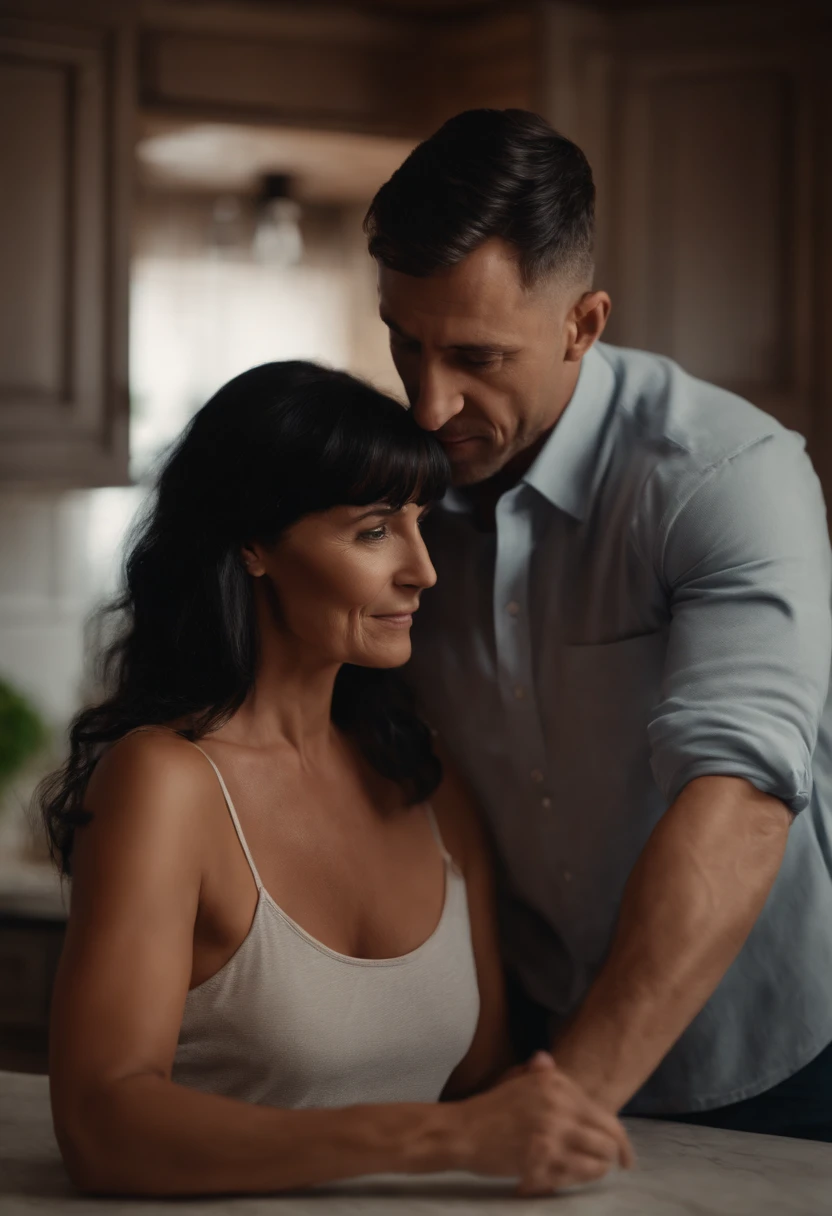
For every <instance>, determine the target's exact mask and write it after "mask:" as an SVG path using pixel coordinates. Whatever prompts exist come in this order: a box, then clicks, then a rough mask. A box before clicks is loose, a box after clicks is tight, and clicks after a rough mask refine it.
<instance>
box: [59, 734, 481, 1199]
mask: <svg viewBox="0 0 832 1216" xmlns="http://www.w3.org/2000/svg"><path fill="white" fill-rule="evenodd" d="M216 797H217V788H216V784H215V782H214V779H213V775H212V773H211V771H210V769H209V768H208V766H207V765H206V764H205V761H204V760H203V759H202V757H201V756H199V755H198V754H197V753H196V752H195V751H193V749H191V748H189V747H188V745H187V744H185V743H184V742H183V741H182V740H179V739H177V738H175V737H174V736H167V737H166V736H163V735H161V734H160V733H152V734H151V733H147V734H145V733H142V734H140V735H136V736H132V737H130V738H129V739H126V740H124V741H123V742H122V743H120V744H118V745H117V746H116V747H115V748H114V749H113V750H112V751H111V752H110V753H109V754H108V755H107V756H105V757H104V758H103V759H102V761H101V763H100V765H99V767H98V769H97V770H96V773H95V775H94V778H93V781H92V782H91V784H90V790H89V795H88V800H87V805H88V808H89V809H90V810H91V811H92V812H93V816H94V818H93V822H92V823H91V824H90V825H89V826H88V827H86V828H84V829H82V830H80V831H79V833H78V836H77V844H76V850H75V858H74V868H75V879H74V883H73V899H72V913H71V916H70V923H69V927H68V932H67V941H66V947H65V951H64V956H63V959H62V961H61V966H60V971H59V976H58V980H57V984H56V988H55V996H54V1003H53V1011H52V1043H51V1084H52V1102H53V1111H54V1116H55V1124H56V1131H57V1135H58V1140H59V1143H60V1146H61V1150H62V1152H63V1155H64V1159H65V1161H66V1164H67V1167H68V1169H69V1171H70V1174H71V1175H72V1177H73V1178H74V1180H75V1181H76V1183H77V1184H78V1185H79V1186H81V1187H83V1188H84V1189H89V1190H93V1191H110V1192H112V1191H123V1192H133V1193H136V1192H139V1193H149V1194H175V1193H183V1192H203V1193H213V1192H223V1191H271V1190H281V1189H285V1188H294V1187H302V1186H307V1185H309V1184H314V1183H320V1182H325V1181H328V1180H331V1179H336V1178H345V1177H349V1176H351V1175H358V1174H363V1173H371V1172H374V1171H378V1170H407V1171H416V1172H418V1171H420V1170H435V1169H443V1168H448V1166H449V1163H450V1162H451V1161H453V1160H456V1159H458V1158H459V1152H458V1149H459V1147H460V1146H459V1145H457V1144H455V1135H454V1131H453V1127H452V1124H453V1119H452V1118H450V1117H449V1112H448V1111H446V1110H443V1108H442V1107H440V1106H438V1105H427V1104H426V1105H424V1106H422V1105H417V1104H413V1105H406V1104H403V1105H401V1106H395V1107H391V1106H385V1107H361V1108H353V1109H351V1110H346V1111H345V1110H332V1111H329V1110H315V1111H284V1110H277V1109H274V1108H268V1107H261V1106H255V1105H251V1104H247V1103H244V1102H239V1101H236V1100H232V1099H228V1098H224V1097H219V1096H215V1095H209V1094H204V1093H200V1092H197V1091H194V1090H188V1089H186V1088H184V1087H183V1086H179V1085H176V1084H174V1083H173V1082H172V1081H171V1069H172V1064H173V1058H174V1053H175V1051H176V1044H177V1039H178V1034H179V1027H180V1024H181V1020H182V1012H183V1008H184V1003H185V997H186V994H187V991H188V985H189V980H190V975H191V964H192V948H193V933H194V923H195V920H196V915H197V909H198V904H199V892H200V880H201V873H202V850H201V842H202V841H203V840H204V839H205V834H206V820H207V819H208V818H209V816H208V815H207V814H206V811H207V809H208V808H209V807H210V806H211V803H212V800H213V799H215V798H216Z"/></svg>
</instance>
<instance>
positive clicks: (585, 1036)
mask: <svg viewBox="0 0 832 1216" xmlns="http://www.w3.org/2000/svg"><path fill="white" fill-rule="evenodd" d="M792 818H793V817H792V814H791V812H790V811H789V810H788V808H787V807H786V806H785V805H784V804H783V803H782V802H780V801H779V800H778V799H776V798H771V797H769V796H768V795H766V794H761V793H760V791H759V790H757V789H756V788H755V787H754V786H753V785H751V784H750V783H749V782H747V781H744V780H741V779H739V778H734V777H700V778H698V779H697V780H695V781H692V782H691V783H690V784H689V785H688V786H686V788H685V789H684V790H683V791H682V793H681V794H680V795H679V797H678V798H677V799H676V801H675V803H674V804H673V806H672V807H670V809H669V810H668V811H667V812H666V814H665V815H664V816H663V817H662V819H661V820H660V822H659V823H658V825H657V826H656V828H655V829H654V831H653V834H652V835H651V837H650V839H649V841H648V842H647V845H646V847H645V849H644V852H643V853H642V855H641V857H640V859H639V861H638V864H637V865H636V867H635V869H634V870H633V872H632V874H631V875H630V879H629V881H628V883H627V886H626V889H625V892H624V898H623V900H622V904H621V912H620V915H619V919H618V924H617V927H616V933H615V937H614V939H613V944H612V947H611V949H610V953H609V956H608V958H607V961H606V962H605V964H604V966H603V968H602V969H601V971H600V973H599V974H598V976H597V978H596V980H595V982H594V983H593V985H592V987H591V988H590V990H589V993H588V994H587V997H586V999H585V1001H584V1003H583V1004H582V1005H581V1007H580V1009H579V1010H578V1012H577V1014H576V1015H575V1016H574V1018H573V1019H572V1020H571V1022H570V1023H569V1025H568V1026H567V1027H566V1028H565V1030H563V1031H562V1032H561V1033H560V1034H559V1035H558V1037H557V1040H556V1042H555V1044H554V1046H553V1052H554V1054H555V1057H556V1059H557V1061H558V1066H559V1067H560V1068H562V1069H563V1070H564V1071H565V1072H567V1073H568V1074H569V1075H570V1076H571V1077H573V1078H574V1079H575V1080H576V1081H577V1082H578V1083H579V1084H580V1085H581V1086H583V1088H584V1089H585V1090H586V1092H587V1093H588V1094H589V1095H590V1096H591V1097H594V1098H595V1099H596V1100H597V1101H599V1102H601V1103H602V1104H603V1105H604V1106H606V1107H607V1108H608V1109H609V1110H612V1111H617V1110H620V1109H621V1107H622V1106H623V1105H624V1104H625V1103H626V1102H627V1101H629V1099H630V1098H631V1097H632V1095H633V1094H634V1093H635V1092H636V1090H638V1089H639V1088H640V1087H641V1086H642V1085H643V1084H644V1082H645V1081H646V1080H647V1078H648V1077H649V1076H650V1074H651V1073H652V1072H653V1071H654V1069H655V1068H656V1067H657V1066H658V1064H659V1063H660V1062H661V1060H662V1059H663V1057H664V1056H665V1055H666V1054H667V1052H668V1051H669V1050H670V1048H671V1047H672V1046H673V1044H674V1043H675V1041H676V1040H677V1039H678V1038H679V1036H680V1035H681V1034H682V1032H683V1031H684V1030H685V1029H686V1027H687V1026H688V1025H689V1024H690V1022H692V1021H693V1019H694V1017H695V1016H696V1014H697V1013H698V1012H699V1010H700V1009H701V1008H702V1006H703V1005H704V1004H705V1003H706V1001H707V1000H708V998H709V997H710V995H711V993H712V992H713V991H714V989H715V988H716V987H717V985H718V984H719V982H720V980H721V979H722V977H723V975H724V974H725V972H726V971H727V969H728V967H729V966H730V965H731V963H732V962H733V960H734V958H735V957H736V955H737V954H738V953H739V951H740V949H741V947H742V945H743V943H744V942H745V939H746V937H747V936H748V934H749V933H750V931H751V929H752V927H753V925H754V922H755V921H756V919H757V917H758V916H759V914H760V912H761V911H762V908H763V905H764V903H765V901H766V898H767V897H768V893H769V891H770V890H771V887H772V884H773V882H774V879H775V878H776V876H777V872H778V870H779V868H780V863H781V861H782V859H783V853H784V851H785V847H786V839H787V836H788V830H789V826H790V824H791V822H792Z"/></svg>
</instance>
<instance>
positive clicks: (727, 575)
mask: <svg viewBox="0 0 832 1216" xmlns="http://www.w3.org/2000/svg"><path fill="white" fill-rule="evenodd" d="M655 559H656V561H657V564H658V567H659V573H660V577H661V578H662V580H663V582H664V584H665V587H666V589H667V592H668V595H669V602H670V609H671V619H670V625H669V639H668V649H667V656H666V662H665V668H664V672H663V679H662V689H661V698H660V702H659V704H658V706H657V708H656V710H655V712H654V714H653V715H652V717H651V721H650V726H649V739H650V746H651V761H652V765H653V773H654V776H655V779H656V781H657V783H658V785H659V787H660V789H661V790H662V793H663V794H664V796H665V797H666V798H667V799H668V801H672V800H673V799H675V798H676V796H677V795H678V794H679V792H680V791H681V790H682V789H683V788H684V786H685V785H686V784H687V783H688V782H689V781H691V780H693V779H694V778H696V777H701V776H706V775H715V774H719V775H723V776H732V777H744V778H746V779H747V780H748V781H750V782H752V783H753V784H754V785H755V786H756V787H757V788H758V789H759V790H761V791H762V792H764V793H766V794H771V795H773V796H775V797H777V798H780V799H782V801H783V802H785V803H786V804H787V805H788V806H789V807H790V809H791V810H792V811H794V812H798V811H801V810H803V808H804V807H805V806H806V805H807V804H808V802H809V799H810V797H811V790H812V765H811V760H812V752H813V750H814V747H815V742H816V739H817V732H818V723H819V720H820V715H821V711H822V709H823V705H824V702H825V699H826V694H827V686H828V682H829V668H830V654H831V653H832V614H830V548H829V537H828V533H827V528H826V512H825V508H824V503H823V495H822V493H821V489H820V485H819V482H818V479H817V477H816V475H815V473H814V470H813V468H812V465H811V463H810V461H809V459H808V457H807V455H806V453H805V451H804V450H803V444H802V441H801V440H800V439H799V437H798V436H796V435H793V434H791V433H790V432H779V433H777V434H775V435H770V436H768V437H767V438H765V439H763V440H761V441H759V442H757V443H755V444H753V445H751V446H750V447H748V448H746V449H745V450H743V451H741V452H739V453H738V454H737V455H735V456H733V457H731V458H730V459H726V460H724V461H723V462H721V463H720V464H718V465H717V466H716V467H714V468H712V469H708V470H704V471H703V472H702V473H701V475H700V476H699V477H698V478H697V480H696V481H694V482H693V484H690V485H689V486H688V488H687V490H686V491H685V493H684V494H683V495H682V496H681V497H680V499H679V500H678V501H677V502H675V503H671V504H670V505H669V506H668V510H667V512H666V516H665V519H664V521H663V525H662V527H661V528H660V529H659V531H658V538H657V550H656V553H655Z"/></svg>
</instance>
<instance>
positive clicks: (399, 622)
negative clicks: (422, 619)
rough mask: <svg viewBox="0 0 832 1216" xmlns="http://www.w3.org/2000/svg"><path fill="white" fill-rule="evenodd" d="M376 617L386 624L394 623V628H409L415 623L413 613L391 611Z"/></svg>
mask: <svg viewBox="0 0 832 1216" xmlns="http://www.w3.org/2000/svg"><path fill="white" fill-rule="evenodd" d="M374 619H375V620H377V621H383V622H384V624H385V625H392V626H393V628H394V629H408V628H409V627H410V626H411V625H412V624H413V613H412V612H391V613H387V614H384V615H381V614H379V615H378V616H376V617H375V618H374Z"/></svg>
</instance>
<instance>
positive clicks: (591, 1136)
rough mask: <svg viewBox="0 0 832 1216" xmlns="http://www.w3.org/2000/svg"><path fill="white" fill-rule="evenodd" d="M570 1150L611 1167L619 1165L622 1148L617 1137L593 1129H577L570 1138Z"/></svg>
mask: <svg viewBox="0 0 832 1216" xmlns="http://www.w3.org/2000/svg"><path fill="white" fill-rule="evenodd" d="M569 1145H570V1148H573V1149H574V1150H575V1151H576V1152H578V1153H581V1155H582V1156H585V1157H596V1158H598V1159H599V1160H600V1161H606V1162H607V1163H608V1164H609V1165H617V1164H618V1162H619V1160H620V1156H621V1148H620V1145H619V1142H618V1140H617V1139H616V1138H615V1136H611V1135H609V1133H608V1132H601V1131H596V1130H595V1128H592V1127H577V1128H575V1131H574V1132H573V1134H572V1135H571V1136H570V1137H569Z"/></svg>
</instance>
